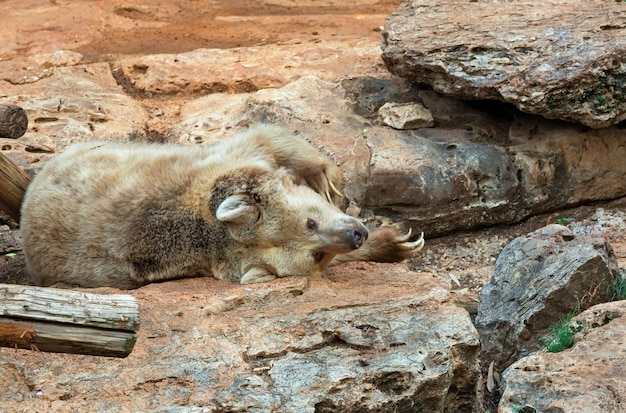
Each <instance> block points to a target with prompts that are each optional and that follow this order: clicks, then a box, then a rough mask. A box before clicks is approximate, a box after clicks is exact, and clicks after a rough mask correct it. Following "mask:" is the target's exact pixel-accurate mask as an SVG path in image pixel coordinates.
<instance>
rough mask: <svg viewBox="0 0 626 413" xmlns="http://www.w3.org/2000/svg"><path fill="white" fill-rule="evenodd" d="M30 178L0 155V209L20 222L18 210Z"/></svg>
mask: <svg viewBox="0 0 626 413" xmlns="http://www.w3.org/2000/svg"><path fill="white" fill-rule="evenodd" d="M29 183H30V177H29V176H28V174H26V172H24V171H23V170H22V169H21V168H20V167H19V166H17V165H16V164H15V163H13V161H11V160H10V159H9V158H7V157H6V156H5V155H4V154H2V153H0V209H1V210H3V211H4V212H6V213H7V214H8V215H9V216H10V217H11V218H13V219H14V220H16V221H17V222H19V221H20V208H21V206H22V199H24V192H26V188H27V187H28V184H29Z"/></svg>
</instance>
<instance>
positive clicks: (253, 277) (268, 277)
mask: <svg viewBox="0 0 626 413" xmlns="http://www.w3.org/2000/svg"><path fill="white" fill-rule="evenodd" d="M275 278H276V276H275V275H274V274H272V273H270V272H269V271H268V270H266V269H265V268H259V267H253V268H250V269H249V270H248V271H246V273H245V274H244V275H243V276H242V277H241V280H239V282H240V283H241V284H256V283H262V282H266V281H272V280H273V279H275Z"/></svg>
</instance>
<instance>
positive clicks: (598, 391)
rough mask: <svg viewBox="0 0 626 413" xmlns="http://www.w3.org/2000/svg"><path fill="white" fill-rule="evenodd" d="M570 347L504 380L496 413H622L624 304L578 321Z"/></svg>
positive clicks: (523, 365)
mask: <svg viewBox="0 0 626 413" xmlns="http://www.w3.org/2000/svg"><path fill="white" fill-rule="evenodd" d="M573 322H577V323H579V324H580V325H582V326H583V329H582V330H581V331H580V332H579V333H578V334H577V335H576V337H575V341H576V343H575V344H574V346H573V347H572V348H571V349H569V350H565V351H563V352H560V353H537V354H533V355H531V356H529V357H525V358H523V359H522V360H520V361H518V362H516V363H515V364H513V365H512V366H511V367H509V368H508V369H507V370H506V371H505V372H504V374H503V383H502V386H503V388H504V393H503V395H502V399H501V401H500V407H499V409H498V412H500V413H512V412H520V411H528V412H579V413H596V412H616V413H617V412H622V411H624V404H625V403H626V390H625V389H626V378H624V371H625V370H626V357H624V351H625V350H624V342H625V341H626V301H618V302H615V303H607V304H600V305H597V306H594V307H591V308H590V309H588V310H587V311H584V312H583V313H582V314H580V315H579V316H577V317H576V318H575V319H574V320H573Z"/></svg>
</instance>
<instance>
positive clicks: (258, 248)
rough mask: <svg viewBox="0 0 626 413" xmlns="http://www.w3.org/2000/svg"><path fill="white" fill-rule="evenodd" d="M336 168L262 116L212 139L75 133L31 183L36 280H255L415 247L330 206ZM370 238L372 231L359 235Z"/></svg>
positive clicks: (30, 252) (29, 225)
mask: <svg viewBox="0 0 626 413" xmlns="http://www.w3.org/2000/svg"><path fill="white" fill-rule="evenodd" d="M339 177H340V174H339V169H338V168H337V166H336V165H334V164H333V163H332V162H331V161H330V160H329V159H327V158H326V157H324V156H322V155H320V154H319V153H318V151H317V150H315V148H313V147H312V146H311V145H309V144H308V143H307V142H306V141H304V140H303V139H300V138H298V137H296V136H293V135H292V134H290V133H287V132H286V131H285V130H283V129H278V128H275V127H271V126H264V125H260V126H257V127H253V128H251V129H250V130H249V131H248V132H246V133H243V134H240V135H238V136H236V137H234V138H231V139H227V140H224V141H222V142H220V143H219V144H217V145H214V146H212V147H182V146H175V145H158V144H139V143H132V144H120V143H112V142H98V143H81V144H75V145H72V146H71V147H69V148H68V149H67V150H66V151H65V152H64V153H62V154H61V155H59V156H56V157H55V158H54V159H52V160H50V161H49V162H48V163H47V164H46V165H45V166H44V168H43V169H42V170H41V172H40V173H39V175H38V176H37V177H36V178H35V179H34V181H33V183H32V184H31V185H30V187H29V188H28V191H27V193H26V196H25V199H24V203H23V206H22V222H21V229H22V234H23V239H24V252H25V255H26V263H27V267H28V270H29V271H30V273H31V275H32V279H33V281H34V282H35V284H37V285H41V286H49V285H53V284H56V283H59V282H63V283H68V284H77V285H81V286H85V287H97V286H114V287H119V288H136V287H138V286H141V285H144V284H147V283H149V282H153V281H158V280H166V279H173V278H181V277H190V276H199V275H213V276H215V277H217V278H219V279H224V280H230V281H239V282H241V283H242V284H243V283H253V282H261V281H267V280H271V279H273V278H275V277H284V276H288V275H308V274H311V273H315V272H319V271H321V270H322V269H324V268H325V267H326V266H327V265H329V264H331V263H337V262H342V261H349V260H377V261H398V260H402V259H404V258H407V257H409V256H410V255H411V254H412V253H413V252H415V251H416V250H419V249H420V248H421V247H422V245H423V240H422V239H420V240H417V241H414V242H409V241H408V236H406V235H403V234H402V233H401V232H400V231H399V230H398V229H397V228H396V227H388V228H385V229H383V230H380V231H376V232H373V233H372V235H369V240H367V238H368V231H367V229H366V228H365V227H364V226H363V225H362V224H361V223H360V222H359V221H358V220H357V219H355V218H352V217H350V216H348V215H346V214H344V213H342V212H341V211H339V210H338V209H337V208H336V207H334V206H333V205H332V203H331V202H329V201H330V193H331V192H337V190H336V184H337V183H338V180H339ZM366 240H367V241H366Z"/></svg>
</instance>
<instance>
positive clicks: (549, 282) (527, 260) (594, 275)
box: [476, 224, 617, 368]
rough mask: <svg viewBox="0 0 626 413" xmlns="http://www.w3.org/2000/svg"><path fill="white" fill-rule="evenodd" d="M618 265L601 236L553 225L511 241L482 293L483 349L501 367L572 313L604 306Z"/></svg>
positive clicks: (479, 320) (478, 318)
mask: <svg viewBox="0 0 626 413" xmlns="http://www.w3.org/2000/svg"><path fill="white" fill-rule="evenodd" d="M616 273H617V261H616V258H615V255H614V253H613V250H612V248H611V246H610V245H608V244H607V242H606V240H605V239H603V238H591V237H585V236H576V235H574V233H573V232H572V231H571V230H570V229H569V228H567V227H565V226H562V225H558V224H551V225H548V226H546V227H544V228H541V229H539V230H537V231H535V232H532V233H530V234H528V235H527V236H525V237H518V238H516V239H514V240H513V241H512V242H511V243H509V244H508V245H507V246H506V247H504V249H503V250H502V252H501V253H500V256H499V257H498V260H497V261H496V267H495V270H494V273H493V277H492V278H491V281H489V283H488V284H486V285H485V286H484V287H483V290H482V291H481V294H480V303H479V305H478V314H477V316H476V326H477V328H478V331H479V332H480V334H481V338H482V340H481V344H482V346H483V350H484V352H485V353H486V354H489V356H490V357H493V359H495V360H497V361H498V362H499V367H500V368H504V367H506V366H508V365H509V364H511V362H513V361H515V360H516V359H518V358H519V356H520V354H521V355H523V354H524V353H528V351H529V350H533V349H534V348H533V346H537V345H538V340H537V335H538V334H540V333H541V332H542V330H545V329H547V328H548V327H549V326H550V325H551V324H552V323H554V322H555V321H556V320H558V319H559V318H561V317H563V315H564V314H567V313H568V312H570V311H573V310H575V309H578V310H584V309H586V308H587V307H589V306H591V305H594V304H598V303H602V302H605V301H607V300H608V299H609V297H607V288H608V287H609V285H611V284H613V283H614V281H615V274H616Z"/></svg>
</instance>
